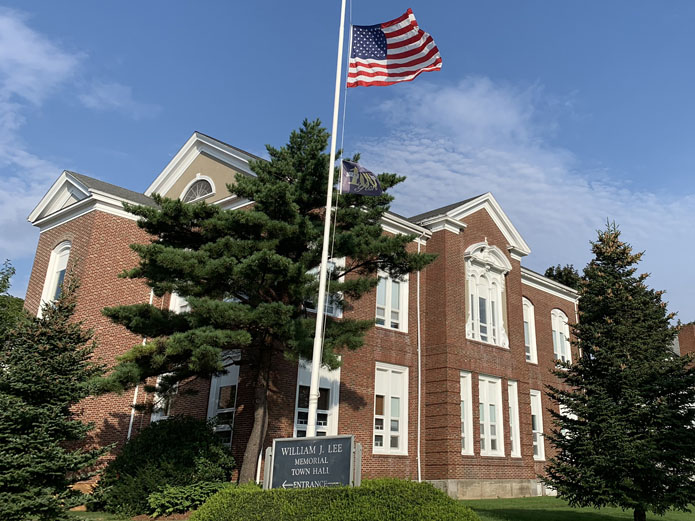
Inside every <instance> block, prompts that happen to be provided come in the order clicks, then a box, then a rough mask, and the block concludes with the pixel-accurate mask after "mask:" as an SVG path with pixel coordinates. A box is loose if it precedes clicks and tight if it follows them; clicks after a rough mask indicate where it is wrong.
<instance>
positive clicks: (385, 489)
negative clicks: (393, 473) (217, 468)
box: [191, 479, 479, 521]
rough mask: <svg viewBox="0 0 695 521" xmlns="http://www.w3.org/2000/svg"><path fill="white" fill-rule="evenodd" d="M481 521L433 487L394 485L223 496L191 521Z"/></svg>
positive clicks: (248, 489)
mask: <svg viewBox="0 0 695 521" xmlns="http://www.w3.org/2000/svg"><path fill="white" fill-rule="evenodd" d="M424 519H427V520H428V521H479V518H478V516H477V515H476V514H475V513H474V512H473V511H472V510H470V509H469V508H467V507H465V506H463V505H462V504H461V503H459V502H458V501H454V500H453V499H451V498H450V497H448V496H447V495H446V494H444V493H443V492H440V491H438V490H436V489H435V488H434V487H433V486H432V485H430V484H429V483H416V482H413V481H402V480H396V479H379V480H374V481H365V482H363V483H362V486H360V487H355V488H352V487H338V488H314V489H299V490H270V491H264V490H259V489H258V488H257V487H253V486H240V487H236V488H229V489H225V490H222V491H221V492H219V493H218V494H216V495H215V496H213V497H212V498H210V499H209V500H208V502H207V503H205V504H204V505H203V506H202V507H200V509H198V510H197V511H196V512H195V513H194V514H193V516H192V517H191V521H242V520H243V521H421V520H424Z"/></svg>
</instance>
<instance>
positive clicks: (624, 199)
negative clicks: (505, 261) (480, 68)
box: [357, 77, 695, 321]
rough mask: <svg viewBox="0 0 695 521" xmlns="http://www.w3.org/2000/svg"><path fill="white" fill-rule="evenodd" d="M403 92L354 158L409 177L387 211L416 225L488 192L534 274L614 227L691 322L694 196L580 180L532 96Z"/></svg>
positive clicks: (465, 84) (480, 89)
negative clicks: (381, 128)
mask: <svg viewBox="0 0 695 521" xmlns="http://www.w3.org/2000/svg"><path fill="white" fill-rule="evenodd" d="M408 87H409V88H407V89H393V98H391V99H390V101H388V102H387V103H385V104H383V105H382V106H381V107H380V110H379V111H378V112H379V115H380V116H382V117H384V119H385V121H386V122H387V127H388V131H387V133H386V134H385V135H384V136H373V137H370V138H369V139H365V140H363V142H362V143H360V144H359V145H358V146H357V149H358V150H361V151H362V154H363V159H364V161H365V163H368V164H369V165H370V166H372V167H374V168H375V169H380V170H383V171H391V172H399V173H402V174H405V175H407V176H408V180H407V181H406V182H405V183H404V184H403V185H401V187H399V188H398V189H397V191H396V195H397V199H396V206H395V207H394V210H396V211H398V212H400V213H404V214H405V215H413V214H416V213H420V212H422V211H426V210H429V209H433V208H436V207H438V206H442V205H445V204H449V203H452V202H455V201H456V200H457V199H465V198H467V197H470V196H472V195H477V194H480V193H484V192H488V191H490V192H492V193H493V194H494V195H495V197H496V198H497V200H498V201H499V202H500V204H501V205H502V207H503V209H504V210H505V212H507V214H508V215H509V216H510V218H511V219H512V221H513V222H514V224H515V225H516V227H517V228H518V229H519V231H520V232H521V234H522V235H523V236H524V238H525V239H526V241H527V242H528V243H529V245H530V246H531V249H532V250H533V252H532V253H531V255H530V256H529V257H528V258H527V259H525V261H524V264H525V265H527V266H528V267H530V268H532V269H536V270H539V271H543V270H544V269H545V268H546V267H547V266H550V265H554V264H567V263H573V264H575V266H576V267H578V268H581V267H583V266H584V265H585V263H586V262H587V261H588V260H589V258H590V247H589V241H590V240H593V239H594V238H595V237H596V230H597V229H599V228H603V227H604V225H605V222H606V219H611V220H615V221H616V222H617V223H618V225H619V226H620V228H621V230H622V231H623V238H624V239H625V240H627V241H628V242H630V243H631V244H632V245H633V247H634V248H635V249H636V250H646V254H645V257H644V261H643V263H642V265H641V266H642V269H643V270H644V271H649V272H651V273H652V277H651V278H650V279H649V281H648V282H649V283H650V285H651V286H652V287H655V288H658V289H666V290H667V295H666V297H665V298H666V300H668V301H669V302H670V304H669V308H670V309H671V310H673V311H678V312H679V317H680V318H681V320H684V321H689V320H692V319H694V318H695V303H693V302H692V299H691V297H690V294H691V292H692V288H693V287H695V272H693V270H692V269H690V266H689V265H690V259H691V258H692V257H693V256H694V255H695V227H693V226H692V224H691V223H692V222H693V220H694V219H695V195H694V194H672V195H665V194H655V193H651V192H647V191H636V190H633V189H631V188H630V187H629V186H627V185H625V184H621V183H619V182H614V181H612V180H611V178H610V172H605V171H603V172H601V171H599V172H597V171H587V170H584V168H583V165H582V163H581V161H580V159H579V158H577V157H575V155H574V154H572V153H571V152H570V151H568V150H565V149H562V148H559V147H555V146H551V145H549V144H548V143H549V141H550V140H549V139H548V132H549V131H551V130H552V128H553V122H552V118H550V119H551V120H550V121H548V113H549V112H551V111H552V108H550V109H549V108H548V107H550V106H553V105H556V104H555V103H554V102H552V103H551V102H548V100H547V96H546V95H545V94H544V92H543V89H541V88H540V87H538V86H532V87H530V88H527V89H523V90H521V89H515V88H513V87H510V86H507V85H500V84H497V83H495V82H493V81H491V80H490V79H487V78H474V77H471V78H466V79H464V80H462V81H461V82H459V83H458V84H456V85H454V86H444V87H442V86H435V85H432V84H428V83H426V82H420V83H418V84H412V85H409V86H408Z"/></svg>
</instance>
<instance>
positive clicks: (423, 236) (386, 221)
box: [381, 212, 432, 244]
mask: <svg viewBox="0 0 695 521" xmlns="http://www.w3.org/2000/svg"><path fill="white" fill-rule="evenodd" d="M381 228H382V229H383V230H384V231H386V232H389V233H393V234H394V235H416V236H417V238H416V239H415V242H419V243H421V244H424V243H425V241H426V240H427V239H429V238H430V237H432V232H430V231H429V230H428V229H427V228H424V227H422V226H419V225H417V224H413V223H411V222H410V221H406V220H405V219H402V218H400V217H398V216H396V215H394V214H392V213H391V212H386V213H385V214H384V215H383V217H382V218H381Z"/></svg>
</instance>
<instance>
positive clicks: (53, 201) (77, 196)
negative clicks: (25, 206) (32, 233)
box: [28, 171, 91, 222]
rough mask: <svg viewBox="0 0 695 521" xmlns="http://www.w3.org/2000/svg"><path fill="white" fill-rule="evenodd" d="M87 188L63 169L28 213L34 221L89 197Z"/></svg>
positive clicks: (30, 219)
mask: <svg viewBox="0 0 695 521" xmlns="http://www.w3.org/2000/svg"><path fill="white" fill-rule="evenodd" d="M90 196H91V194H90V193H89V189H88V188H87V187H86V186H85V185H84V184H82V183H81V182H80V181H78V180H77V179H76V178H75V177H74V176H73V175H71V174H70V172H67V171H64V172H63V173H62V174H61V175H60V177H59V178H58V179H57V180H56V182H55V183H53V186H51V188H50V189H49V190H48V192H47V193H46V195H44V196H43V198H42V199H41V201H40V202H39V204H38V205H37V206H36V208H34V210H33V211H32V212H31V214H30V215H29V218H28V219H29V221H31V222H35V221H37V220H39V219H41V218H43V217H46V216H47V215H51V214H53V213H55V212H57V211H59V210H62V209H63V208H67V207H68V206H70V205H73V204H75V203H77V202H79V201H82V200H84V199H87V198H88V197H90Z"/></svg>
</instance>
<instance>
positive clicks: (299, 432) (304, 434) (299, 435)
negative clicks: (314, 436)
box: [297, 431, 306, 438]
mask: <svg viewBox="0 0 695 521" xmlns="http://www.w3.org/2000/svg"><path fill="white" fill-rule="evenodd" d="M297 438H306V431H297Z"/></svg>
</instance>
